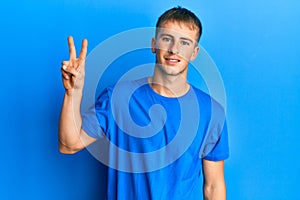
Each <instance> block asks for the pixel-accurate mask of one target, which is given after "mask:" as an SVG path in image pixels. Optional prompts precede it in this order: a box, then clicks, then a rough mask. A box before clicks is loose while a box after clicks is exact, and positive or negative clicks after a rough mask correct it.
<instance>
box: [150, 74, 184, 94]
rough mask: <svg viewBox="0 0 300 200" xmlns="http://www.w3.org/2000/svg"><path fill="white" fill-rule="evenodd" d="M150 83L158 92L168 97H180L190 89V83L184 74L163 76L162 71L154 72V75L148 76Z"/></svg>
mask: <svg viewBox="0 0 300 200" xmlns="http://www.w3.org/2000/svg"><path fill="white" fill-rule="evenodd" d="M148 83H149V84H150V86H151V88H152V89H153V90H154V91H155V92H156V93H158V94H160V95H162V96H166V97H180V96H183V95H185V94H186V93H187V92H188V91H189V89H190V85H189V83H187V81H186V76H184V75H177V76H173V75H163V76H162V75H161V74H160V73H155V72H154V75H153V77H149V78H148Z"/></svg>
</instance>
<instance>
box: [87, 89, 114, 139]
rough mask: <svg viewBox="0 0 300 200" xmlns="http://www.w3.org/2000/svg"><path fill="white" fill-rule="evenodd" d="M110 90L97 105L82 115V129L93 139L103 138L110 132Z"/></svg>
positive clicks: (103, 94)
mask: <svg viewBox="0 0 300 200" xmlns="http://www.w3.org/2000/svg"><path fill="white" fill-rule="evenodd" d="M110 96H111V95H110V90H109V88H107V89H105V90H104V91H103V92H102V93H101V94H100V95H99V96H98V98H97V100H96V102H95V104H94V105H93V106H91V107H90V108H89V109H88V110H87V111H85V112H83V113H82V126H81V127H82V129H83V130H84V131H85V132H86V133H87V134H88V135H89V136H91V137H94V138H102V137H103V135H104V133H106V132H107V130H108V124H109V120H108V119H109V116H110V107H111V106H110Z"/></svg>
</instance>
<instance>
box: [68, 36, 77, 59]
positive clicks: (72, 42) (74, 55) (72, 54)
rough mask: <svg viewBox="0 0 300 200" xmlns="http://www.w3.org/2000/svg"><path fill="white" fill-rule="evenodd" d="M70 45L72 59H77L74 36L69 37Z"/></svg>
mask: <svg viewBox="0 0 300 200" xmlns="http://www.w3.org/2000/svg"><path fill="white" fill-rule="evenodd" d="M68 45H69V52H70V60H75V59H76V49H75V45H74V40H73V37H72V36H69V37H68Z"/></svg>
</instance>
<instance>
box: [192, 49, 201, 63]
mask: <svg viewBox="0 0 300 200" xmlns="http://www.w3.org/2000/svg"><path fill="white" fill-rule="evenodd" d="M199 51H200V47H199V46H197V47H195V48H194V51H193V54H192V56H191V59H190V61H193V60H195V59H196V57H197V55H198V53H199Z"/></svg>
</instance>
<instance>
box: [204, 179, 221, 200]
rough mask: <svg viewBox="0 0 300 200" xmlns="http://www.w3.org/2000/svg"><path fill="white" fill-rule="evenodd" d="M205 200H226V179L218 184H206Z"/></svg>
mask: <svg viewBox="0 0 300 200" xmlns="http://www.w3.org/2000/svg"><path fill="white" fill-rule="evenodd" d="M203 188H204V189H203V190H204V191H203V193H204V199H205V200H225V199H226V186H225V181H222V182H220V183H217V184H206V183H204V187H203Z"/></svg>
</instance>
